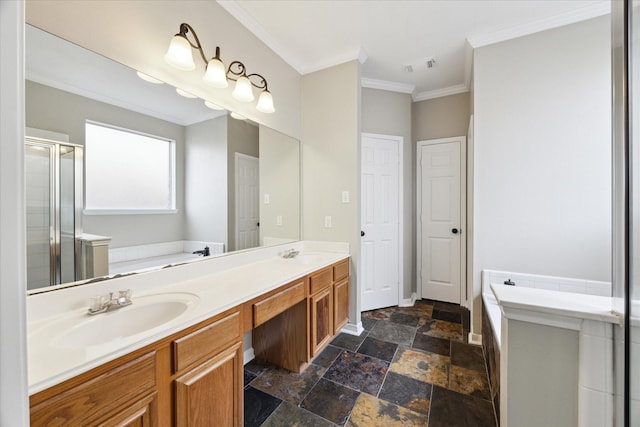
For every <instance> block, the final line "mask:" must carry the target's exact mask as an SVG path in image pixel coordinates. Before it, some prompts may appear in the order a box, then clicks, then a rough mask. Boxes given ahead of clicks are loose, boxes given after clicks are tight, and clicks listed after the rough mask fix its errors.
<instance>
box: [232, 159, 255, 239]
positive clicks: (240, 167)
mask: <svg viewBox="0 0 640 427" xmlns="http://www.w3.org/2000/svg"><path fill="white" fill-rule="evenodd" d="M258 177H259V169H258V159H257V158H256V157H252V156H247V155H245V154H240V153H236V249H246V248H254V247H256V246H259V232H258V227H259V221H260V211H259V209H260V208H259V206H260V205H259V200H258V199H259V194H258V189H259V185H258Z"/></svg>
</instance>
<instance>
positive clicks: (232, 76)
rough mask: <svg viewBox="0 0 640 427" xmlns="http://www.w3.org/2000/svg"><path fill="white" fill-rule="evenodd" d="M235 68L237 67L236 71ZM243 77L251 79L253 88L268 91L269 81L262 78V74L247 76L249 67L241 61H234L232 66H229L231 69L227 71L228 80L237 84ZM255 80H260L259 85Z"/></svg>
mask: <svg viewBox="0 0 640 427" xmlns="http://www.w3.org/2000/svg"><path fill="white" fill-rule="evenodd" d="M234 67H235V70H234ZM243 76H244V77H246V78H248V79H249V81H250V82H251V85H252V86H253V87H255V88H257V89H262V90H268V89H267V79H265V78H264V77H262V76H261V75H260V74H258V73H252V74H247V67H246V66H245V65H244V64H243V63H242V62H240V61H233V62H232V63H231V64H229V68H228V69H227V78H228V79H229V80H233V81H234V82H235V81H237V80H238V78H240V77H243ZM252 78H253V80H252ZM255 78H258V79H259V80H258V81H257V83H256V82H255V81H254V80H255Z"/></svg>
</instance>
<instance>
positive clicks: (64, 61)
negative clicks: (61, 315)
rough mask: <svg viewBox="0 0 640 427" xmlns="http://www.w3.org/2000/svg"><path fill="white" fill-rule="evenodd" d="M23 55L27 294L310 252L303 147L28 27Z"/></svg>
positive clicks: (53, 36) (286, 137) (172, 88)
mask: <svg viewBox="0 0 640 427" xmlns="http://www.w3.org/2000/svg"><path fill="white" fill-rule="evenodd" d="M25 52H26V82H25V92H26V125H27V132H26V133H27V141H25V150H26V151H25V153H26V154H25V157H26V165H25V170H26V174H27V176H26V194H27V248H28V249H27V250H28V253H27V263H28V266H27V268H28V270H27V282H28V289H29V292H30V293H33V292H40V291H42V290H51V289H57V287H56V288H52V287H51V285H56V286H59V285H64V284H68V283H69V282H74V283H86V282H87V281H91V279H94V280H95V278H96V277H99V278H105V277H107V278H108V277H110V276H113V275H115V274H126V273H129V272H132V271H143V270H146V269H149V268H162V267H165V266H167V265H171V264H176V263H181V262H185V260H189V261H190V260H192V259H206V256H205V255H209V256H218V255H221V254H226V253H229V252H233V251H237V250H245V249H248V248H253V247H257V246H262V245H272V244H281V243H286V242H291V241H296V240H299V239H300V147H299V142H298V141H297V140H296V139H294V138H291V137H289V136H287V135H284V134H282V133H280V132H277V131H275V130H273V129H270V128H268V127H265V126H263V125H260V124H257V123H253V122H250V121H247V120H243V119H242V118H239V119H238V118H234V117H232V115H231V114H230V113H229V112H228V111H225V110H217V109H214V108H215V107H216V106H215V104H212V102H215V100H207V101H209V102H207V104H208V106H207V105H205V102H204V101H205V100H203V99H199V98H188V97H185V96H183V95H189V94H184V93H183V94H182V95H180V94H178V92H179V91H177V90H176V88H174V87H172V86H169V85H166V84H162V83H161V82H157V81H156V82H150V81H148V80H149V79H147V80H143V79H142V78H141V77H140V76H139V75H138V74H137V73H136V71H135V70H132V69H130V68H128V67H125V66H123V65H121V64H119V63H116V62H114V61H112V60H110V59H108V58H105V57H103V56H100V55H97V54H95V53H93V52H91V51H88V50H86V49H84V48H82V47H79V46H77V45H74V44H72V43H69V42H67V41H65V40H63V39H61V38H59V37H56V36H55V35H52V34H49V33H47V32H45V31H42V30H40V29H38V28H35V27H33V26H31V25H26V39H25ZM142 77H145V76H142ZM147 77H149V76H147ZM151 80H153V79H151ZM211 107H213V108H211ZM92 126H93V127H96V128H97V129H98V130H100V129H102V130H104V131H105V132H106V134H113V135H112V136H111V137H109V138H114V141H116V140H117V141H118V143H117V144H116V142H113V145H112V146H113V147H114V149H112V150H108V153H107V154H99V153H100V152H99V151H98V148H96V147H98V146H99V145H100V144H102V145H104V144H105V142H104V141H105V140H106V139H107V138H108V137H107V136H95V135H94V134H93V131H88V130H87V129H89V128H91V127H92ZM114 135H115V136H114ZM119 135H124V136H119ZM129 137H131V138H134V137H142V139H144V138H147V139H150V140H152V141H153V140H154V138H155V140H157V141H160V142H162V143H163V144H164V145H163V147H166V148H163V149H160V150H159V152H160V154H158V155H155V154H152V152H151V150H147V151H145V149H144V148H141V149H140V150H136V149H135V148H134V146H137V145H136V144H137V143H133V142H131V143H129V142H127V143H124V142H123V141H122V138H127V141H129V139H128V138H129ZM101 141H102V142H101ZM109 141H111V140H109ZM150 143H151V142H150ZM107 144H109V142H107ZM140 144H141V145H140V147H144V145H143V143H140ZM115 147H117V148H115ZM154 147H155V146H154ZM109 162H111V163H109ZM96 163H98V164H100V165H102V166H101V167H103V168H104V169H98V168H97V167H94V166H93V165H94V164H96ZM65 165H68V166H65ZM74 165H75V166H74ZM78 165H79V166H78ZM105 165H106V166H105ZM109 165H112V166H109ZM120 168H122V169H120ZM116 169H117V170H119V172H118V173H117V176H110V175H109V174H110V173H112V172H113V171H114V170H116ZM165 169H166V171H165ZM64 171H66V172H64ZM165 172H166V173H165ZM128 173H131V175H125V174H128ZM136 173H137V174H138V175H136ZM125 176H128V177H127V178H125ZM116 178H120V179H121V180H120V181H118V180H117V179H116ZM145 179H146V180H148V181H149V182H148V183H146V184H145V183H144V181H145ZM118 182H119V183H118ZM156 184H160V185H159V187H162V191H167V193H166V194H165V193H162V194H163V195H162V196H159V198H160V199H164V200H165V201H166V202H167V204H166V206H165V205H163V206H161V207H160V208H158V207H154V206H155V205H154V206H152V207H151V208H149V207H148V206H147V207H145V205H144V201H146V200H147V198H148V197H150V195H151V194H152V193H153V192H154V191H155V190H154V189H151V188H150V187H155V186H156ZM65 186H66V187H65ZM136 187H138V189H137V190H135V191H129V190H132V189H134V188H136ZM126 193H131V194H129V195H127V194H126ZM98 196H99V197H98ZM97 197H98V198H99V199H100V200H103V199H104V200H109V198H110V197H115V198H116V199H117V198H120V199H124V200H125V201H123V203H124V205H118V204H117V203H116V202H113V201H111V202H110V201H107V202H96V198H97ZM101 203H103V204H101ZM110 204H111V205H113V206H111V205H110ZM205 248H206V250H205ZM194 252H195V253H194ZM105 260H106V261H105ZM105 262H106V265H105ZM65 263H67V265H65Z"/></svg>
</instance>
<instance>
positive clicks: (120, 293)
mask: <svg viewBox="0 0 640 427" xmlns="http://www.w3.org/2000/svg"><path fill="white" fill-rule="evenodd" d="M118 297H119V298H124V299H125V300H126V301H131V289H125V290H123V291H118Z"/></svg>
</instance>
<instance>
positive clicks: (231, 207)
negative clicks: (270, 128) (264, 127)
mask: <svg viewBox="0 0 640 427" xmlns="http://www.w3.org/2000/svg"><path fill="white" fill-rule="evenodd" d="M258 138H259V135H258V126H257V125H255V124H252V123H251V122H248V121H245V120H236V119H233V118H228V119H227V142H228V145H227V156H228V157H227V165H228V166H227V185H228V190H227V193H228V195H229V204H228V206H227V211H228V214H227V219H228V223H227V225H228V232H227V238H228V240H229V251H234V250H236V158H235V156H236V153H241V154H246V155H248V156H253V157H258V156H259V155H260V152H259V142H258Z"/></svg>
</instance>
